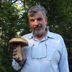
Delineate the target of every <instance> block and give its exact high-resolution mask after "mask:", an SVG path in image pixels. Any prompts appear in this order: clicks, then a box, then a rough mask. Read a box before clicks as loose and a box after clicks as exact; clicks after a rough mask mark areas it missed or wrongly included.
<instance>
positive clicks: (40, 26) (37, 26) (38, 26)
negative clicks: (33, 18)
mask: <svg viewBox="0 0 72 72" xmlns="http://www.w3.org/2000/svg"><path fill="white" fill-rule="evenodd" d="M41 28H42V25H36V26H34V29H35V30H40V29H41Z"/></svg>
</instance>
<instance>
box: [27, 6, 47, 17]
mask: <svg viewBox="0 0 72 72" xmlns="http://www.w3.org/2000/svg"><path fill="white" fill-rule="evenodd" d="M39 11H42V12H43V15H44V17H45V18H46V14H47V11H46V9H45V8H44V7H42V6H40V5H35V6H33V7H31V8H30V9H29V11H28V16H31V17H32V16H33V15H34V14H35V13H37V12H39Z"/></svg>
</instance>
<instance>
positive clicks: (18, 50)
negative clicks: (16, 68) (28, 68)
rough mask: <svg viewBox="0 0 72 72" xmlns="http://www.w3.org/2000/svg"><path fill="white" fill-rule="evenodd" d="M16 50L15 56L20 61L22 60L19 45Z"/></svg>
mask: <svg viewBox="0 0 72 72" xmlns="http://www.w3.org/2000/svg"><path fill="white" fill-rule="evenodd" d="M16 49H17V54H16V57H17V60H19V61H21V60H22V54H21V45H20V44H19V45H17V47H16Z"/></svg>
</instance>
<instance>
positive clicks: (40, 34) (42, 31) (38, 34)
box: [32, 28, 45, 37]
mask: <svg viewBox="0 0 72 72" xmlns="http://www.w3.org/2000/svg"><path fill="white" fill-rule="evenodd" d="M32 31H33V33H34V34H35V35H36V36H38V37H40V36H42V34H43V33H44V32H45V30H44V29H43V28H42V29H41V30H40V31H35V30H34V29H33V30H32Z"/></svg>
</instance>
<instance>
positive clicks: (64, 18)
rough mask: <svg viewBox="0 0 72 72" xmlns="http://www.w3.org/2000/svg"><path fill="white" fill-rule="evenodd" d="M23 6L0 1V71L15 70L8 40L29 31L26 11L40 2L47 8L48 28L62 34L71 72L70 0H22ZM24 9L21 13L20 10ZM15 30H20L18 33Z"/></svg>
mask: <svg viewBox="0 0 72 72" xmlns="http://www.w3.org/2000/svg"><path fill="white" fill-rule="evenodd" d="M22 3H23V7H17V6H18V3H14V4H13V5H12V2H11V1H7V2H3V3H0V27H1V29H0V32H2V34H0V35H1V36H0V72H16V71H15V70H14V69H13V68H12V66H11V62H12V52H13V49H14V48H13V47H12V46H10V45H9V44H8V41H9V40H10V39H11V38H13V37H21V36H22V35H24V34H26V33H29V32H31V29H30V26H29V23H28V17H27V12H28V9H29V8H30V7H31V6H33V5H37V4H40V5H42V6H44V7H45V8H46V10H47V12H48V13H47V17H48V24H47V26H48V27H49V30H50V31H52V32H55V33H59V34H60V35H62V36H63V38H64V41H65V43H66V47H67V50H68V59H69V68H70V71H71V72H72V33H71V32H72V1H71V0H70V1H68V0H46V1H44V0H22ZM23 9H24V12H23V13H22V14H21V13H20V11H22V10H23ZM17 32H20V34H19V35H18V34H17Z"/></svg>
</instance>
